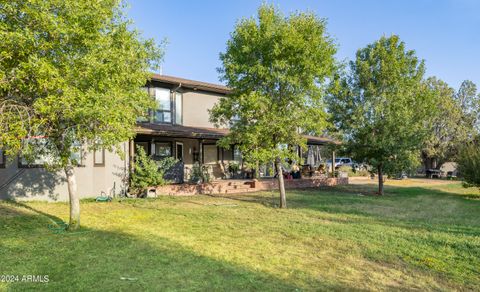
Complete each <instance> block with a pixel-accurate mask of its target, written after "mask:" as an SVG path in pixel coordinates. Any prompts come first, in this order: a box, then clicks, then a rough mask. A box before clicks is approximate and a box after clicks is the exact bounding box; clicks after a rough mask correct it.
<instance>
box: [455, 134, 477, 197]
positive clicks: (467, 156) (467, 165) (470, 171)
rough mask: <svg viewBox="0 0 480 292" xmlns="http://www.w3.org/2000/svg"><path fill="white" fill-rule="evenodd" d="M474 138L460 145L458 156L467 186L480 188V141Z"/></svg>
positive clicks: (459, 169)
mask: <svg viewBox="0 0 480 292" xmlns="http://www.w3.org/2000/svg"><path fill="white" fill-rule="evenodd" d="M479 142H480V141H479V138H477V139H474V140H473V141H470V142H468V143H466V144H465V145H463V146H461V147H460V151H459V154H458V157H457V162H458V171H459V173H460V175H461V176H462V178H463V180H464V185H465V186H466V187H479V188H480V143H479Z"/></svg>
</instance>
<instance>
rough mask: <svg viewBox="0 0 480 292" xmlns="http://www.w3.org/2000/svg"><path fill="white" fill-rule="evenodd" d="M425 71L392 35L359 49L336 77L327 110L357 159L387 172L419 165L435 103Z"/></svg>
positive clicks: (414, 56)
mask: <svg viewBox="0 0 480 292" xmlns="http://www.w3.org/2000/svg"><path fill="white" fill-rule="evenodd" d="M424 71H425V66H424V62H423V61H421V60H419V59H418V58H417V57H416V55H415V52H414V51H411V50H407V49H406V48H405V44H404V43H403V42H402V41H400V39H399V37H398V36H395V35H394V36H391V37H381V38H380V39H379V40H378V41H376V42H374V43H373V44H370V45H368V46H367V47H366V48H363V49H360V50H358V51H357V54H356V60H355V61H352V62H350V70H349V72H347V74H345V75H344V76H337V77H336V78H335V80H334V82H333V84H332V87H331V90H332V91H331V92H332V94H331V95H330V96H329V98H328V106H329V112H331V113H332V120H333V123H334V124H335V125H336V126H337V127H338V128H339V130H340V131H341V132H342V133H344V138H345V141H346V143H345V146H346V149H347V152H348V153H350V154H351V156H352V157H353V158H354V159H355V160H357V161H361V162H366V163H367V164H369V165H371V166H373V167H374V170H377V169H381V170H382V171H383V172H385V173H387V174H390V175H395V174H397V173H399V172H401V171H402V170H405V169H409V168H412V167H413V166H415V165H418V163H419V151H420V147H421V145H422V144H423V141H424V140H425V139H426V135H427V134H428V130H429V128H428V127H427V126H426V125H428V124H429V120H428V118H426V117H428V115H427V114H428V112H429V110H430V109H431V108H432V105H433V98H432V94H431V92H430V91H429V90H427V88H426V86H425V85H424V84H422V79H423V75H424Z"/></svg>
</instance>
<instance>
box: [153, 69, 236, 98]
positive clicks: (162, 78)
mask: <svg viewBox="0 0 480 292" xmlns="http://www.w3.org/2000/svg"><path fill="white" fill-rule="evenodd" d="M151 80H152V81H158V82H163V83H168V84H172V85H177V86H178V85H181V86H182V87H185V88H189V89H193V90H202V91H208V92H214V93H220V94H228V93H230V92H231V89H230V88H228V87H227V86H225V85H221V84H214V83H208V82H202V81H196V80H190V79H185V78H180V77H174V76H168V75H160V74H153V75H152V79H151Z"/></svg>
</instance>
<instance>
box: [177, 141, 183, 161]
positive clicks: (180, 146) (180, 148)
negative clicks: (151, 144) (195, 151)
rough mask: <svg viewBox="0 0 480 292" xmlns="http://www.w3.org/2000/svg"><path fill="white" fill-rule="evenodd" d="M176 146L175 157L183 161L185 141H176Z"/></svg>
mask: <svg viewBox="0 0 480 292" xmlns="http://www.w3.org/2000/svg"><path fill="white" fill-rule="evenodd" d="M175 147H176V148H177V149H175V158H176V159H177V160H178V161H181V162H183V143H181V142H177V143H175Z"/></svg>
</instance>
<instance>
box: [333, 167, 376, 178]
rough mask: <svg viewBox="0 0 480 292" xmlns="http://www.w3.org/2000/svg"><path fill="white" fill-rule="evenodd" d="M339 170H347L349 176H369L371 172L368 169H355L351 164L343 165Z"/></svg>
mask: <svg viewBox="0 0 480 292" xmlns="http://www.w3.org/2000/svg"><path fill="white" fill-rule="evenodd" d="M338 171H341V172H346V173H347V174H348V177H354V176H363V177H367V176H370V172H369V171H368V170H366V169H358V170H357V169H355V168H353V167H351V166H348V165H343V166H340V167H339V168H338Z"/></svg>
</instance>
